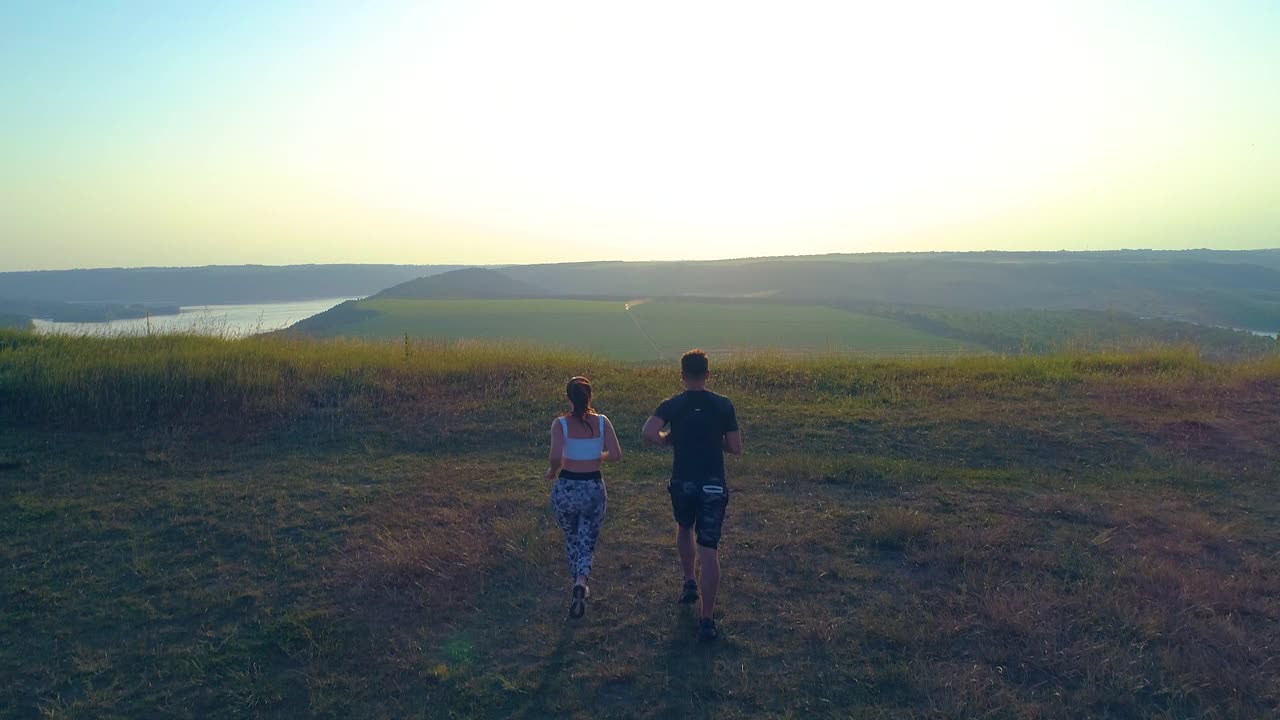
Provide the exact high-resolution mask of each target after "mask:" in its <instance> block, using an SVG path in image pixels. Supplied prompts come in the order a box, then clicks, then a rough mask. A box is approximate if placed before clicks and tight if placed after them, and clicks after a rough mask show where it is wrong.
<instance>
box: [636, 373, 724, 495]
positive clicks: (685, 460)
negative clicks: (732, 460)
mask: <svg viewBox="0 0 1280 720" xmlns="http://www.w3.org/2000/svg"><path fill="white" fill-rule="evenodd" d="M653 414H654V415H655V416H657V417H660V418H662V419H663V420H664V421H665V422H666V423H667V424H668V425H669V426H670V428H671V434H670V435H669V436H668V442H670V443H671V445H672V447H674V448H675V459H674V461H673V462H672V465H671V479H672V481H673V482H676V481H687V482H706V481H709V480H720V481H723V480H724V444H723V442H724V434H725V433H730V432H735V431H736V430H737V429H738V416H737V414H736V413H735V412H734V410H733V403H731V402H729V398H727V397H725V396H723V395H717V394H715V393H713V392H711V391H710V390H686V391H684V392H683V393H680V394H679V395H676V396H674V397H672V398H669V399H667V400H664V401H663V402H662V404H661V405H659V406H658V409H657V410H655V411H654V412H653Z"/></svg>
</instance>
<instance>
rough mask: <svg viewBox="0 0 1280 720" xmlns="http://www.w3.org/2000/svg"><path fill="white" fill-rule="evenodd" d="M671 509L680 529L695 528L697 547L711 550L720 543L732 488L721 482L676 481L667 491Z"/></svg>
mask: <svg viewBox="0 0 1280 720" xmlns="http://www.w3.org/2000/svg"><path fill="white" fill-rule="evenodd" d="M668 491H669V492H670V493H671V510H672V513H673V514H674V515H675V516H676V523H678V524H679V525H680V527H686V528H687V527H689V526H693V528H694V530H695V531H696V532H697V536H698V544H699V545H701V546H703V547H706V548H711V549H712V550H714V549H716V547H717V546H718V545H719V544H720V526H721V525H722V524H724V511H725V508H726V507H727V506H728V505H729V489H728V488H727V487H725V486H724V483H723V482H721V481H718V480H711V481H708V482H705V483H695V482H675V481H672V483H671V486H670V487H669V488H668Z"/></svg>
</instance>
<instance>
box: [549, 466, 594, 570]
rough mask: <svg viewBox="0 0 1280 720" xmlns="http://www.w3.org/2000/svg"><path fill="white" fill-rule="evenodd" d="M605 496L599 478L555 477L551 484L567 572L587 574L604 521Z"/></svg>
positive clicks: (552, 502) (553, 507) (552, 501)
mask: <svg viewBox="0 0 1280 720" xmlns="http://www.w3.org/2000/svg"><path fill="white" fill-rule="evenodd" d="M607 500H608V496H607V495H606V494H605V491H604V481H603V480H568V479H566V478H559V479H557V480H556V484H555V485H553V486H552V487H551V507H552V509H554V510H555V512H556V522H557V523H559V524H560V529H561V530H564V550H565V555H566V556H567V558H568V560H569V574H570V575H572V576H573V577H575V578H577V577H578V576H580V575H581V576H587V575H590V574H591V558H592V554H593V553H595V550H596V538H597V537H599V536H600V524H601V523H603V522H604V507H605V503H606V501H607Z"/></svg>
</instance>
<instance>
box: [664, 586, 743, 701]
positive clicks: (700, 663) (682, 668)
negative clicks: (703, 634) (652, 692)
mask: <svg viewBox="0 0 1280 720" xmlns="http://www.w3.org/2000/svg"><path fill="white" fill-rule="evenodd" d="M697 629H698V618H697V614H696V613H695V612H694V611H693V609H692V607H691V606H688V605H685V606H681V607H680V608H679V609H677V610H676V611H675V612H674V613H672V615H671V630H670V634H671V637H670V640H669V641H668V643H667V652H666V654H665V655H664V656H663V658H662V664H663V667H664V668H665V669H666V672H667V678H666V687H667V688H669V690H668V693H667V697H666V698H665V699H664V700H665V702H664V703H663V705H664V707H663V709H662V710H661V711H660V712H659V713H658V717H672V718H688V717H699V718H710V717H714V716H715V715H716V712H715V710H716V706H717V705H718V703H719V700H720V697H719V691H718V690H717V689H716V684H715V661H716V658H717V657H718V656H719V655H720V654H721V653H722V652H723V651H724V643H725V642H726V641H725V638H724V636H723V635H722V636H721V637H720V638H719V639H718V640H716V641H715V642H700V641H699V640H698V637H697Z"/></svg>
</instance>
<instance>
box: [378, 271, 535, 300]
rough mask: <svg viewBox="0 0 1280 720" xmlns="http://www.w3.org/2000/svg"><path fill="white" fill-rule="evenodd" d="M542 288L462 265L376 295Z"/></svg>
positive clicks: (492, 293)
mask: <svg viewBox="0 0 1280 720" xmlns="http://www.w3.org/2000/svg"><path fill="white" fill-rule="evenodd" d="M547 294H548V293H547V292H546V291H545V290H542V289H539V288H537V287H534V286H533V285H531V284H529V283H527V282H524V281H522V280H517V279H515V278H512V277H510V276H509V275H506V274H504V273H502V272H499V271H497V270H490V269H487V268H478V267H473V268H462V269H459V270H450V271H449V272H444V273H440V274H438V275H431V276H429V277H423V278H417V279H415V280H410V281H409V282H405V283H401V284H399V285H396V286H394V287H389V288H387V289H386V290H383V291H382V292H380V293H378V294H377V297H379V298H437V299H438V298H450V299H458V298H536V297H541V296H543V295H547Z"/></svg>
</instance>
